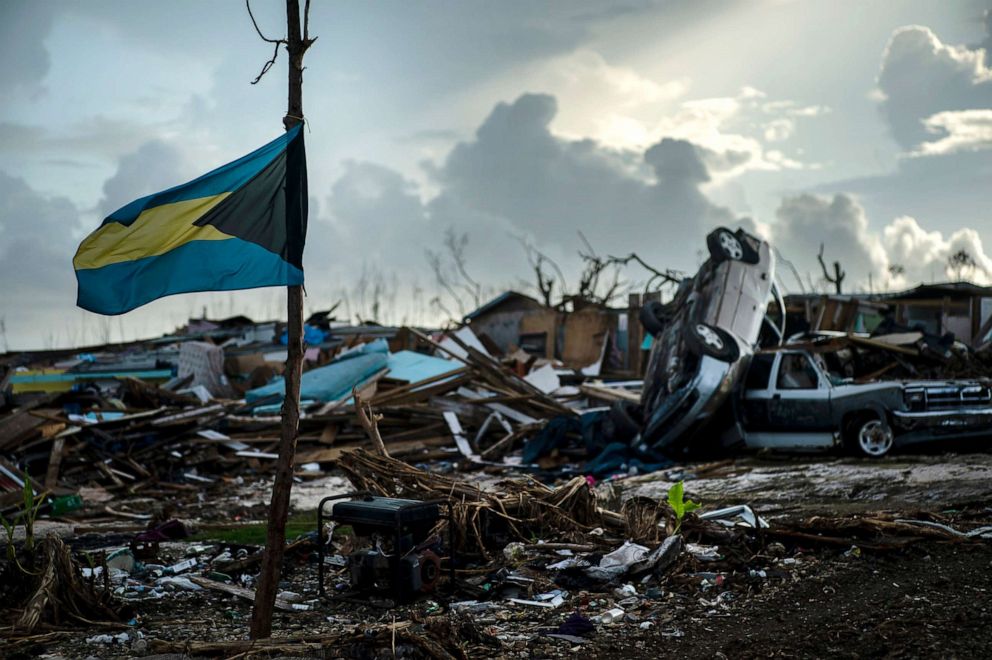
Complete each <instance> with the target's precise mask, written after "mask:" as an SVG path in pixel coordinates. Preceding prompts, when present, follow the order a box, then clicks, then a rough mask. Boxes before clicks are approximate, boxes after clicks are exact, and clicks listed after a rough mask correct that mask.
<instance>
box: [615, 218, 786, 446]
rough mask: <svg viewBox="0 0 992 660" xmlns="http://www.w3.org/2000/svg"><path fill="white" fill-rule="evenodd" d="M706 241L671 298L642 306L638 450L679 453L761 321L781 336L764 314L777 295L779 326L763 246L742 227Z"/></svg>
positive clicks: (717, 401)
mask: <svg viewBox="0 0 992 660" xmlns="http://www.w3.org/2000/svg"><path fill="white" fill-rule="evenodd" d="M707 247H708V248H709V255H710V256H709V258H708V259H707V260H706V261H705V262H704V263H703V265H702V266H701V267H700V269H699V271H698V272H697V273H696V275H695V276H694V277H692V278H687V279H685V280H683V281H682V283H681V284H680V286H679V288H678V290H677V291H676V293H675V295H674V296H673V297H672V299H671V301H669V302H668V303H666V304H661V303H657V302H655V303H648V304H647V305H645V306H644V307H643V308H642V309H641V314H640V317H641V323H642V324H643V325H644V328H645V330H646V331H648V332H649V333H650V334H651V335H652V336H653V342H652V346H651V352H650V355H649V358H648V365H647V370H646V372H645V378H644V388H643V390H642V394H641V402H640V406H639V407H638V409H636V410H635V411H632V415H631V416H636V417H638V418H639V419H637V420H636V421H637V425H638V427H639V429H640V433H639V436H638V437H637V438H636V439H635V442H636V443H637V444H638V446H640V447H642V448H645V449H652V450H656V451H661V452H664V453H666V454H670V455H677V454H680V453H682V452H683V450H685V449H686V448H687V447H688V446H689V444H690V443H691V442H692V440H693V438H694V437H696V436H697V435H698V434H699V432H700V430H701V429H703V428H704V427H706V426H708V425H709V424H710V423H711V422H712V421H713V420H714V417H715V416H716V415H717V411H719V410H721V407H722V406H723V404H724V403H725V402H726V401H727V397H728V396H730V394H731V392H732V391H734V389H735V384H736V383H737V382H738V381H739V380H740V379H741V378H742V377H743V375H744V370H745V369H746V367H747V363H748V360H747V358H748V357H749V356H750V355H751V354H752V352H753V351H754V349H755V346H756V344H757V341H758V338H759V335H760V334H761V330H762V326H763V325H766V324H767V325H768V326H769V327H771V329H772V330H773V333H774V336H775V337H777V339H778V341H781V337H782V334H783V331H784V327H782V326H781V324H780V325H776V324H774V323H772V322H770V321H768V317H767V314H766V312H767V309H768V306H769V301H776V302H777V303H778V306H779V309H780V310H782V313H781V319H782V321H781V323H782V324H784V318H785V315H784V304H783V303H782V298H781V294H780V293H779V290H778V287H776V286H775V258H774V255H773V253H772V251H771V249H770V247H769V245H768V244H767V243H766V242H764V241H762V240H761V239H759V238H757V237H755V236H752V235H751V234H749V233H747V232H745V231H744V230H743V229H739V230H737V231H736V232H733V231H731V230H729V229H726V228H723V227H720V228H717V229H716V230H714V231H713V232H711V233H710V234H709V236H708V237H707ZM615 414H616V413H615Z"/></svg>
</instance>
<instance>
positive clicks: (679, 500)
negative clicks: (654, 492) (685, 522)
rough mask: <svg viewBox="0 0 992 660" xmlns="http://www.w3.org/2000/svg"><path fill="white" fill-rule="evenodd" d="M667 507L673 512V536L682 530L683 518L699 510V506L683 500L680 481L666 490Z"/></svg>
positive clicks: (683, 490) (682, 488)
mask: <svg viewBox="0 0 992 660" xmlns="http://www.w3.org/2000/svg"><path fill="white" fill-rule="evenodd" d="M668 505H669V506H670V507H672V511H674V512H675V531H674V532H672V533H673V534H678V533H679V530H680V529H682V519H683V518H685V514H687V513H691V512H693V511H695V510H696V509H698V508H699V504H697V503H695V502H693V501H692V500H687V499H685V486H684V485H683V484H682V482H681V481H680V482H678V483H677V484H673V485H672V487H671V488H669V489H668Z"/></svg>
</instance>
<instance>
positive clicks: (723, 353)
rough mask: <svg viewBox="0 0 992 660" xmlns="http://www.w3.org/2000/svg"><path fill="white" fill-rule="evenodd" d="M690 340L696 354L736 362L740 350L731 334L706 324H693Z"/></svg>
mask: <svg viewBox="0 0 992 660" xmlns="http://www.w3.org/2000/svg"><path fill="white" fill-rule="evenodd" d="M689 339H690V344H691V346H692V348H693V349H694V350H695V352H697V353H700V354H702V355H708V356H710V357H712V358H716V359H717V360H722V361H723V362H736V361H737V358H739V357H740V349H739V348H738V347H737V342H735V341H734V338H733V337H731V336H730V333H729V332H727V331H726V330H722V329H721V328H717V327H715V326H712V325H708V324H706V323H693V324H691V325H690V326H689Z"/></svg>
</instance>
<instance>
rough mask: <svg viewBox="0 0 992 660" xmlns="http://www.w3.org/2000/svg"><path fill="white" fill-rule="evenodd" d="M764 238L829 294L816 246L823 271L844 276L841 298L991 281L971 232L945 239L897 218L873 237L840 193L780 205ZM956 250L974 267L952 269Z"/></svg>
mask: <svg viewBox="0 0 992 660" xmlns="http://www.w3.org/2000/svg"><path fill="white" fill-rule="evenodd" d="M769 233H770V236H769V238H770V239H771V241H772V243H773V244H774V245H775V247H776V248H777V249H778V250H779V251H780V252H781V253H782V255H783V256H784V257H785V258H786V259H788V260H789V261H791V262H792V263H793V264H794V265H795V266H796V268H797V269H798V270H799V272H800V273H802V274H804V275H806V276H807V277H808V278H809V279H808V281H812V282H813V283H814V284H815V285H816V288H818V289H820V290H824V291H826V290H831V291H832V285H829V284H828V283H827V282H826V281H825V280H824V279H823V276H822V270H821V268H820V265H819V262H818V261H817V254H818V252H819V250H820V245H821V244H822V245H823V246H824V260H825V261H826V262H827V265H828V267H830V265H831V262H833V261H839V262H840V264H841V267H842V268H843V270H844V271H845V272H846V273H847V277H846V278H845V280H844V291H846V292H851V291H867V290H869V286H870V287H871V288H872V290H874V291H881V290H893V289H900V288H907V287H910V286H915V285H917V284H919V283H922V282H934V281H948V280H953V279H957V278H958V277H961V278H963V279H968V280H971V281H974V282H977V283H980V284H987V283H989V282H990V281H992V258H990V257H989V256H988V255H987V254H986V253H985V249H984V246H983V245H982V240H981V238H980V236H979V235H978V232H977V231H975V230H974V229H971V228H967V227H966V228H961V229H957V230H956V231H954V232H952V233H951V234H950V235H949V236H947V237H946V238H945V236H944V234H943V233H942V232H940V231H927V230H925V229H924V228H923V227H922V226H921V225H920V223H919V222H918V221H917V220H916V219H915V218H911V217H909V216H901V217H898V218H895V219H894V220H892V222H890V223H889V224H888V225H886V226H885V227H883V228H882V230H881V231H874V230H872V229H871V228H870V226H869V222H868V217H867V215H866V214H865V210H864V208H863V207H862V206H861V204H860V203H859V202H858V201H857V200H856V199H855V198H853V197H851V196H850V195H846V194H842V193H841V194H836V195H834V196H833V197H826V196H822V195H811V194H804V195H797V196H794V197H787V198H785V199H783V200H782V204H781V206H780V207H779V209H778V211H777V212H776V221H775V223H774V224H772V225H771V227H770V231H769ZM961 250H963V251H964V252H966V253H967V254H968V255H969V256H970V257H971V258H972V259H974V262H975V265H974V267H965V268H963V269H957V268H955V267H954V266H952V265H951V263H950V261H949V259H950V257H951V256H952V255H954V254H955V253H957V252H959V251H961ZM890 267H897V268H892V269H891V270H890ZM869 275H870V280H869ZM808 281H807V283H808Z"/></svg>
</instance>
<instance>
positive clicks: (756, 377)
mask: <svg viewBox="0 0 992 660" xmlns="http://www.w3.org/2000/svg"><path fill="white" fill-rule="evenodd" d="M774 361H775V355H774V354H772V353H758V354H757V355H755V356H754V357H752V358H751V366H750V367H748V369H747V380H745V381H744V388H745V389H748V390H767V389H768V381H769V379H770V378H771V376H772V362H774Z"/></svg>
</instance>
